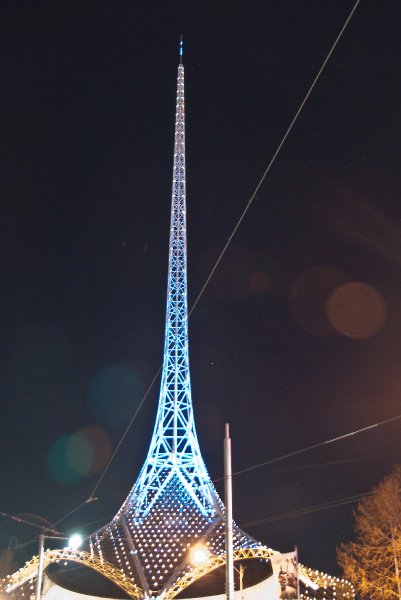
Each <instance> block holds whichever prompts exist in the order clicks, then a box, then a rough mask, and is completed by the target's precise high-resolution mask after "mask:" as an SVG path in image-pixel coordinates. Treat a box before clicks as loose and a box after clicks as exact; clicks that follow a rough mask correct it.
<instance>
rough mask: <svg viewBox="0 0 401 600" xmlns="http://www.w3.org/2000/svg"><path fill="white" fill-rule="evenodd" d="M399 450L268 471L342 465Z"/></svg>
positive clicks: (384, 455) (302, 469) (390, 454)
mask: <svg viewBox="0 0 401 600" xmlns="http://www.w3.org/2000/svg"><path fill="white" fill-rule="evenodd" d="M400 454H401V450H398V452H382V453H381V454H370V455H369V456H355V457H354V458H340V459H339V460H330V461H327V462H320V463H312V464H311V465H298V466H295V467H286V468H284V469H278V470H276V471H270V474H274V473H287V472H288V471H305V470H307V469H319V468H321V467H331V466H333V465H343V464H347V463H353V462H360V461H361V460H374V459H380V458H384V457H388V456H399V455H400Z"/></svg>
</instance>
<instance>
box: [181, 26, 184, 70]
mask: <svg viewBox="0 0 401 600" xmlns="http://www.w3.org/2000/svg"><path fill="white" fill-rule="evenodd" d="M183 54H184V40H183V37H182V34H181V37H180V65H182V57H183Z"/></svg>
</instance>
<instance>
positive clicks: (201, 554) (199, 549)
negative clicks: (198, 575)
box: [190, 544, 210, 567]
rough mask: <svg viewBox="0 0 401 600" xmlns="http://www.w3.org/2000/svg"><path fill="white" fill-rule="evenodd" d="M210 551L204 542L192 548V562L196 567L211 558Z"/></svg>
mask: <svg viewBox="0 0 401 600" xmlns="http://www.w3.org/2000/svg"><path fill="white" fill-rule="evenodd" d="M209 555H210V552H209V550H208V548H207V547H206V546H204V545H203V544H196V546H193V548H191V552H190V556H191V562H192V564H193V565H195V566H196V567H198V566H200V565H204V564H205V563H207V561H208V560H209Z"/></svg>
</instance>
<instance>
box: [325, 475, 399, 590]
mask: <svg viewBox="0 0 401 600" xmlns="http://www.w3.org/2000/svg"><path fill="white" fill-rule="evenodd" d="M354 519H355V524H354V531H355V537H356V541H355V542H348V543H346V544H341V547H340V548H339V549H338V551H337V559H338V563H339V564H340V566H341V567H342V568H343V570H344V576H345V577H346V578H347V579H348V580H349V581H351V582H352V583H353V585H354V586H355V588H356V590H357V592H359V594H360V596H361V597H362V598H369V599H370V600H379V599H380V600H383V599H384V600H387V599H388V600H394V599H395V598H400V599H401V580H400V568H401V465H397V466H395V467H394V469H393V470H392V471H391V473H390V474H389V475H387V476H386V477H385V478H384V480H383V481H382V482H381V483H380V484H379V485H378V486H377V487H375V488H374V489H373V491H372V493H371V494H370V495H369V496H367V497H366V498H365V499H364V500H362V501H361V502H360V503H359V505H358V507H357V509H356V510H355V513H354Z"/></svg>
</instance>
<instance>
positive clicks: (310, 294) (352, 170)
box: [0, 0, 401, 574]
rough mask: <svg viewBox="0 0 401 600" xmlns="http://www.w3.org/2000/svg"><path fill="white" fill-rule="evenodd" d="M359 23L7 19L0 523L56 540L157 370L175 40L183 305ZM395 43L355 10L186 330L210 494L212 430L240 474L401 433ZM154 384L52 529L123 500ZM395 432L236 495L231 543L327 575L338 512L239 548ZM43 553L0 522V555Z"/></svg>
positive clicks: (212, 9)
mask: <svg viewBox="0 0 401 600" xmlns="http://www.w3.org/2000/svg"><path fill="white" fill-rule="evenodd" d="M352 6H353V2H352V1H349V0H325V1H321V0H282V1H280V2H277V1H273V0H265V1H264V2H247V3H244V2H231V3H223V2H212V3H211V2H210V3H209V2H201V3H192V2H186V3H184V2H183V3H178V2H175V1H170V0H167V1H165V2H159V3H157V2H138V1H136V2H135V1H130V2H128V1H126V0H120V1H118V2H111V1H102V0H98V1H97V2H93V1H71V2H64V1H56V2H54V1H53V2H50V1H49V2H42V1H37V2H22V1H17V0H16V1H13V2H2V3H1V7H0V16H1V19H0V29H1V36H0V72H1V78H2V86H1V88H2V91H1V93H0V119H1V129H0V130H1V134H0V157H1V177H0V194H1V236H0V239H1V257H2V259H1V281H2V285H1V294H0V302H1V308H0V318H1V327H0V333H1V342H0V353H1V358H0V364H1V377H0V401H1V407H2V413H1V421H0V423H1V437H0V457H1V458H0V460H1V488H0V511H2V512H5V513H9V514H14V515H15V514H16V515H21V516H22V517H23V518H26V519H28V520H32V519H37V518H38V517H33V516H32V515H39V516H40V517H43V518H46V519H47V520H48V521H50V522H55V521H57V520H58V519H60V518H61V517H63V516H64V515H65V514H66V513H69V512H70V511H72V510H73V509H75V508H76V507H77V506H78V505H79V504H80V503H82V502H83V501H84V500H86V499H87V498H88V497H89V496H90V495H91V493H92V491H93V489H94V487H95V485H96V483H97V481H98V479H99V477H100V475H101V473H102V469H103V467H104V465H105V463H106V461H107V459H108V457H109V456H110V452H111V451H112V450H113V449H114V448H115V447H116V445H117V443H118V441H119V439H120V438H121V435H122V434H123V432H124V430H125V428H126V426H127V424H128V422H129V420H130V419H131V418H132V415H133V414H134V412H135V410H136V407H137V406H138V404H139V402H140V401H141V398H142V397H143V393H144V391H145V390H146V389H147V387H148V386H149V384H150V382H151V380H152V378H153V377H154V375H155V373H156V371H157V369H158V367H159V365H160V363H161V360H162V352H163V334H164V313H165V294H166V280H167V258H168V255H167V252H168V232H169V210H170V194H171V178H172V163H173V141H174V112H175V93H176V75H177V71H176V69H177V64H178V56H177V55H178V52H177V48H178V40H179V35H180V34H181V33H183V34H184V39H185V59H184V65H185V69H186V71H185V73H186V110H187V203H188V259H189V304H190V305H191V304H192V303H193V302H194V300H195V298H196V296H197V294H198V293H199V291H200V289H201V287H202V285H203V283H204V281H205V280H206V278H207V276H208V274H209V272H210V269H211V268H212V266H213V264H214V262H215V260H216V258H217V256H218V255H219V253H220V251H221V249H222V247H223V246H224V244H225V242H226V240H227V238H228V236H229V235H230V233H231V231H232V230H233V228H234V226H235V223H236V222H237V220H238V218H239V216H240V214H241V212H242V210H243V209H244V207H245V205H246V202H247V200H248V199H249V197H250V196H251V194H252V192H253V190H254V189H255V187H256V184H257V182H258V180H259V179H260V177H261V175H262V173H263V171H264V169H265V167H266V165H267V163H268V162H269V160H270V158H271V156H272V155H273V152H274V150H275V149H276V147H277V145H278V143H279V142H280V140H281V138H282V136H283V134H284V132H285V130H286V128H287V127H288V125H289V123H290V121H291V119H292V117H293V115H294V113H295V111H296V110H297V108H298V106H299V105H300V103H301V101H302V99H303V97H304V95H305V93H306V91H307V89H308V87H309V85H310V84H311V82H312V80H313V78H314V77H315V75H316V73H317V71H318V69H319V68H320V66H321V64H322V62H323V60H324V58H325V57H326V55H327V52H328V50H329V49H330V47H331V45H332V43H333V42H334V40H335V38H336V36H337V34H338V32H339V31H340V29H341V27H342V25H343V23H344V21H345V19H346V17H347V15H348V14H349V12H350V10H351V8H352ZM400 29H401V3H400V2H399V0H387V1H386V0H384V1H380V0H362V2H361V3H360V5H359V7H358V9H357V11H356V13H355V15H354V17H353V18H352V20H351V22H350V24H349V26H348V28H347V30H346V32H345V33H344V36H343V38H342V39H341V41H340V44H339V46H338V47H337V49H336V50H335V53H334V55H333V57H332V59H331V60H330V62H329V64H328V65H327V67H326V69H325V71H324V73H323V75H322V76H321V78H320V80H319V82H318V85H317V86H316V88H315V90H314V92H313V94H312V96H311V98H310V100H309V101H308V103H307V105H306V106H305V108H304V110H303V112H302V114H301V116H300V118H299V120H298V121H297V123H296V125H295V127H294V129H293V131H292V132H291V135H290V136H289V138H288V140H287V142H286V144H285V146H284V148H283V150H282V151H281V153H280V154H279V157H278V159H277V160H276V162H275V164H274V167H273V168H272V170H271V172H270V174H269V176H268V178H267V179H266V181H265V183H264V184H263V186H262V188H261V189H260V191H259V192H258V194H257V197H256V199H255V201H254V202H253V204H252V206H251V208H250V210H249V212H248V214H247V216H246V218H245V219H244V221H243V222H242V224H241V226H240V228H239V230H238V232H237V234H236V236H235V238H234V240H233V241H232V243H231V245H230V247H229V249H228V251H227V254H226V255H225V257H224V259H223V261H222V263H221V264H220V266H219V267H218V269H217V271H216V273H215V275H214V276H213V278H212V280H211V282H210V284H209V286H208V287H207V289H206V291H205V293H204V294H203V296H202V298H201V300H200V301H199V304H198V305H197V307H196V309H195V311H194V313H193V315H192V317H191V319H190V360H191V374H192V392H193V400H194V410H195V418H196V422H197V430H198V435H199V439H200V444H201V449H202V452H203V455H204V458H205V461H206V463H207V466H208V469H209V472H210V474H211V477H212V478H213V479H218V478H219V477H221V475H222V471H223V452H222V445H223V436H224V423H225V422H229V423H230V427H231V434H232V444H233V463H234V464H233V469H234V471H237V470H241V469H245V468H247V467H251V466H253V465H256V464H258V463H261V462H264V461H268V460H270V459H273V458H275V457H280V456H282V455H283V454H286V453H289V452H292V451H295V450H298V449H302V448H304V447H306V446H311V445H313V444H317V443H319V442H322V441H325V440H328V439H330V438H334V437H336V436H339V435H342V434H344V433H347V432H351V431H353V430H355V429H359V428H362V427H365V426H367V425H370V424H373V423H376V422H378V421H381V420H384V419H387V418H390V417H392V416H395V415H399V414H401V309H400V306H401V277H400V275H401V202H400V195H401V177H400V166H401V149H400V142H399V138H400V135H399V134H400V130H401V113H400V106H401V86H400V72H401V37H400ZM158 385H159V382H157V384H156V385H155V386H154V387H153V389H152V391H151V393H150V394H149V397H148V398H147V400H146V402H145V403H144V405H143V407H142V409H141V411H140V412H139V414H138V416H137V418H136V419H135V421H134V423H133V426H132V428H131V429H130V431H129V434H128V435H127V437H126V439H125V441H124V443H123V444H122V446H121V448H120V450H119V452H118V454H117V456H116V458H115V460H114V461H113V463H112V465H111V467H110V469H109V470H108V471H107V473H106V475H105V476H104V479H103V481H102V482H101V484H100V486H99V487H98V488H97V489H96V493H95V494H94V495H95V496H96V497H98V501H97V502H94V503H91V504H89V505H87V506H85V507H84V508H82V509H80V510H79V511H76V512H75V513H74V514H73V515H71V517H69V518H68V519H66V520H65V521H63V522H62V523H60V524H59V526H58V527H59V528H60V530H61V531H63V532H64V531H70V530H75V529H80V528H81V527H82V526H84V525H85V526H86V530H87V531H93V530H94V529H96V528H97V527H99V526H100V525H102V524H104V523H106V522H107V520H108V519H110V518H111V517H112V516H113V515H114V513H115V512H116V510H117V509H118V508H119V506H120V505H121V503H122V502H123V500H124V499H125V497H126V495H127V493H128V491H129V489H130V488H131V486H132V484H133V483H134V481H135V479H136V477H137V474H138V472H139V469H140V467H141V465H142V463H143V461H144V458H145V455H146V452H147V448H148V444H149V441H150V436H151V433H152V427H153V422H154V417H155V411H156V405H157V399H158ZM78 432H81V433H80V435H77V434H78ZM400 432H401V420H399V421H394V422H393V423H390V424H388V425H385V426H383V427H379V428H376V429H374V430H372V431H368V432H365V433H362V434H360V435H358V436H355V437H352V438H348V439H346V440H344V441H341V442H338V443H336V444H331V445H329V446H327V447H325V448H319V449H316V450H314V451H312V452H309V453H306V454H303V455H300V456H297V457H295V458H292V459H288V460H285V461H280V462H277V463H274V464H271V465H269V466H266V467H263V468H260V469H257V470H254V471H252V472H250V473H246V474H242V475H238V476H237V477H236V478H235V479H234V495H235V498H234V511H235V518H236V521H237V522H238V523H239V524H240V525H244V528H245V529H246V530H247V531H248V532H249V533H250V534H252V535H254V536H255V537H256V538H257V539H258V540H260V541H262V542H263V543H265V544H267V545H268V546H270V547H273V548H275V549H277V550H281V551H283V552H285V551H289V550H291V549H292V548H293V547H294V545H295V544H296V545H297V546H298V549H299V556H300V560H301V562H303V563H304V564H306V565H308V566H311V567H314V568H317V569H319V570H325V571H328V572H330V573H332V574H336V573H339V569H338V567H337V566H336V558H335V553H336V546H337V545H338V544H339V543H340V542H341V541H346V540H348V539H350V538H351V537H352V510H353V505H352V504H347V505H345V506H342V507H337V508H331V509H330V510H324V511H320V512H312V513H310V514H306V515H303V516H298V517H292V518H285V519H282V520H276V521H271V522H266V523H263V524H259V525H250V526H248V527H247V526H246V525H245V524H246V523H249V522H253V521H256V520H259V519H264V518H266V519H267V518H270V517H276V516H278V515H281V514H283V513H288V512H291V511H296V510H300V509H303V508H308V507H311V506H315V505H319V504H322V503H325V502H332V501H340V500H341V499H343V498H347V497H349V496H351V495H355V494H362V493H364V492H367V491H369V490H370V489H371V487H372V486H373V485H375V484H377V483H378V482H379V481H380V479H381V478H382V477H383V476H384V475H385V474H386V473H387V472H388V471H389V470H390V469H391V467H392V465H393V464H394V463H395V462H397V461H401V446H400V439H401V435H400ZM339 461H341V462H339ZM333 463H334V464H333ZM217 486H218V489H219V490H220V491H222V489H221V484H220V483H217ZM24 515H25V516H24ZM27 515H28V516H27ZM36 534H37V531H36V530H35V529H34V528H31V527H28V526H22V525H18V524H17V523H14V522H12V521H10V520H8V519H0V547H1V548H7V547H8V546H11V547H14V546H15V545H16V544H24V543H25V542H28V541H30V540H32V539H33V538H34V536H35V535H36ZM34 553H36V545H35V543H31V544H30V545H26V546H23V547H22V548H19V549H17V550H16V552H15V557H14V558H15V561H16V564H17V565H19V564H20V562H21V561H24V560H26V559H27V558H28V557H30V556H32V555H33V554H34Z"/></svg>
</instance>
